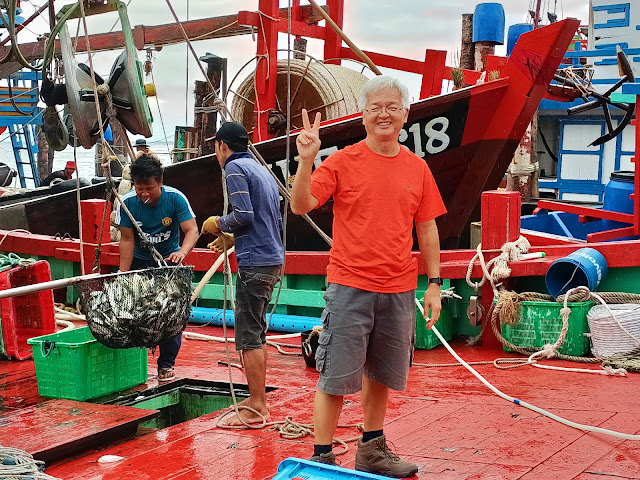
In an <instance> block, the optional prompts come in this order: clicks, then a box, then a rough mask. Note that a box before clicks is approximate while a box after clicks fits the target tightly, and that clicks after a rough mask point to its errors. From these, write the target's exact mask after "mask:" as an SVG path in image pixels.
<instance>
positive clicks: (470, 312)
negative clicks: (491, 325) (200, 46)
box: [467, 282, 485, 327]
mask: <svg viewBox="0 0 640 480" xmlns="http://www.w3.org/2000/svg"><path fill="white" fill-rule="evenodd" d="M473 290H474V294H473V295H471V296H470V297H469V306H468V307H467V317H469V325H471V326H472V327H477V326H478V325H481V324H482V319H483V318H484V313H485V311H484V306H483V305H482V296H481V295H479V294H478V283H477V282H476V284H475V287H474V289H473Z"/></svg>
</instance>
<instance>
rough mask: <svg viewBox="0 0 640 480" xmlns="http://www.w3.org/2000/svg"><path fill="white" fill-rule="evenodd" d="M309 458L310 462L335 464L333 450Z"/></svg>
mask: <svg viewBox="0 0 640 480" xmlns="http://www.w3.org/2000/svg"><path fill="white" fill-rule="evenodd" d="M309 460H311V461H312V462H318V463H326V464H327V465H335V464H336V454H335V453H333V452H329V453H321V454H320V455H314V456H313V457H311V458H310V459H309Z"/></svg>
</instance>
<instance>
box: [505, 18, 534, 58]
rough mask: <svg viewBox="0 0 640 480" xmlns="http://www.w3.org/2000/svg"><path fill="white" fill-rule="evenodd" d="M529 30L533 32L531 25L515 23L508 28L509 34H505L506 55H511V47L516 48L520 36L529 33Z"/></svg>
mask: <svg viewBox="0 0 640 480" xmlns="http://www.w3.org/2000/svg"><path fill="white" fill-rule="evenodd" d="M531 30H533V25H531V24H530V23H516V24H515V25H511V26H510V27H509V32H508V33H507V55H511V52H512V51H513V47H515V46H516V42H517V41H518V39H519V38H520V35H522V34H523V33H527V32H530V31H531Z"/></svg>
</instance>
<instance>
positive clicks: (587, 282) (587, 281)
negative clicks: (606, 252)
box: [544, 248, 609, 297]
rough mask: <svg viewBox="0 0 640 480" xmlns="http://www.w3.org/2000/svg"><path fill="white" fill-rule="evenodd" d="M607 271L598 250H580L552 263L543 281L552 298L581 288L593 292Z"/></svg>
mask: <svg viewBox="0 0 640 480" xmlns="http://www.w3.org/2000/svg"><path fill="white" fill-rule="evenodd" d="M608 269H609V267H608V266H607V261H606V260H605V258H604V256H602V254H601V253H600V252H599V251H598V250H595V249H593V248H581V249H580V250H576V251H575V252H573V253H572V254H570V255H568V256H566V257H564V258H560V259H558V260H556V261H555V262H553V263H552V264H551V266H550V267H549V270H548V271H547V275H546V276H545V279H544V281H545V284H546V285H547V290H549V294H551V295H552V296H553V297H557V296H558V295H562V294H563V293H567V291H569V290H571V289H572V288H575V287H581V286H584V287H588V288H589V290H592V291H593V290H595V289H596V287H597V286H598V285H599V284H600V282H601V281H602V279H603V278H604V277H605V276H606V275H607V270H608Z"/></svg>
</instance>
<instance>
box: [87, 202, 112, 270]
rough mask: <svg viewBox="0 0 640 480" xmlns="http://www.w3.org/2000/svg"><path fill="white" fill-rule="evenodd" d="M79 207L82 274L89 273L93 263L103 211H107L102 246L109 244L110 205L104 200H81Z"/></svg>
mask: <svg viewBox="0 0 640 480" xmlns="http://www.w3.org/2000/svg"><path fill="white" fill-rule="evenodd" d="M80 206H81V210H82V242H83V245H82V252H80V253H81V255H82V258H83V260H84V271H83V272H82V274H83V275H84V274H87V273H91V269H92V268H93V263H94V261H95V258H96V255H95V252H96V247H97V244H98V238H99V235H100V229H101V227H102V219H103V215H104V209H105V208H106V209H107V216H106V219H105V222H104V228H103V232H102V244H103V245H104V244H106V243H109V242H110V241H111V237H110V235H109V215H110V214H111V205H110V204H109V203H107V202H106V201H105V200H81V201H80Z"/></svg>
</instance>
